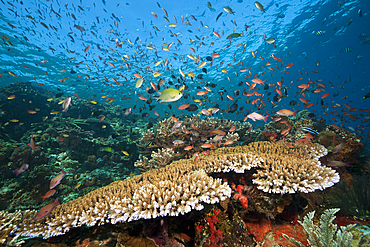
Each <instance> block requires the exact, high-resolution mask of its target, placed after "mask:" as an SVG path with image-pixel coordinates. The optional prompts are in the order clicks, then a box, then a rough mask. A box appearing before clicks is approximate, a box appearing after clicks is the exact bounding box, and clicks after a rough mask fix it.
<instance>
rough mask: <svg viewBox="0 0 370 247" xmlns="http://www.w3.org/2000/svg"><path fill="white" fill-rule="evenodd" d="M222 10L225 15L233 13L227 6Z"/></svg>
mask: <svg viewBox="0 0 370 247" xmlns="http://www.w3.org/2000/svg"><path fill="white" fill-rule="evenodd" d="M223 9H224V10H225V12H226V13H229V14H234V13H235V12H234V11H233V10H232V9H231V8H230V7H229V6H225V7H224V8H223Z"/></svg>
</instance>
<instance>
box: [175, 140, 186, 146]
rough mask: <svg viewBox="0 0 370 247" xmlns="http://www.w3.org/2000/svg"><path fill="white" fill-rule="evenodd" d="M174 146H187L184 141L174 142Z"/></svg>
mask: <svg viewBox="0 0 370 247" xmlns="http://www.w3.org/2000/svg"><path fill="white" fill-rule="evenodd" d="M173 144H174V145H182V144H185V142H184V141H182V140H174V141H173Z"/></svg>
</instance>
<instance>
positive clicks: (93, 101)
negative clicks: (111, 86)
mask: <svg viewBox="0 0 370 247" xmlns="http://www.w3.org/2000/svg"><path fill="white" fill-rule="evenodd" d="M90 103H92V104H94V105H96V104H97V103H98V102H96V101H95V100H90Z"/></svg>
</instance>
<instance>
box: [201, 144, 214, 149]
mask: <svg viewBox="0 0 370 247" xmlns="http://www.w3.org/2000/svg"><path fill="white" fill-rule="evenodd" d="M201 147H202V148H213V143H212V144H211V143H204V144H203V145H202V146H201Z"/></svg>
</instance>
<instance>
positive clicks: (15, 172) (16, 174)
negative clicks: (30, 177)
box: [13, 164, 29, 176]
mask: <svg viewBox="0 0 370 247" xmlns="http://www.w3.org/2000/svg"><path fill="white" fill-rule="evenodd" d="M28 167H29V165H28V164H23V165H22V166H21V168H19V169H18V170H13V172H14V174H15V176H18V175H19V174H21V173H22V172H24V171H26V170H27V169H28Z"/></svg>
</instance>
